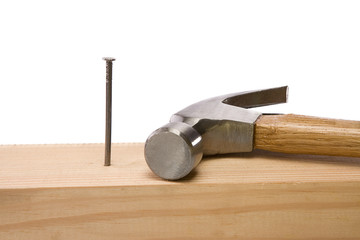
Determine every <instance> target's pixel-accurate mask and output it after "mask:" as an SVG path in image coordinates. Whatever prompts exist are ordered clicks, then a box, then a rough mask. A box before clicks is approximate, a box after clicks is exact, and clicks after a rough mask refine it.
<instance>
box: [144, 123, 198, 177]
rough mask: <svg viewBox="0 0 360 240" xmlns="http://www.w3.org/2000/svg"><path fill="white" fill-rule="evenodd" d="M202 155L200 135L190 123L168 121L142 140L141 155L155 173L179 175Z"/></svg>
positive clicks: (182, 175)
mask: <svg viewBox="0 0 360 240" xmlns="http://www.w3.org/2000/svg"><path fill="white" fill-rule="evenodd" d="M201 158H202V137H201V135H200V134H199V133H198V132H197V131H196V130H195V129H193V128H192V127H191V126H189V125H187V124H185V123H182V122H176V123H168V124H166V125H165V126H163V127H162V128H159V129H157V130H156V131H155V132H154V133H152V134H151V135H150V136H149V138H148V139H147V141H146V143H145V159H146V163H147V164H148V166H149V167H150V169H151V170H152V171H153V172H154V173H155V174H156V175H158V176H160V177H162V178H164V179H168V180H177V179H180V178H182V177H184V176H186V175H187V174H189V173H190V171H191V170H192V169H193V168H195V167H196V166H197V165H198V164H199V162H200V160H201Z"/></svg>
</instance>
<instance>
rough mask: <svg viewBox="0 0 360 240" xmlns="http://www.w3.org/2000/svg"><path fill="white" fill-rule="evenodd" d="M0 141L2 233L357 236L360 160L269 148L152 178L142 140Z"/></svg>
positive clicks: (58, 236)
mask: <svg viewBox="0 0 360 240" xmlns="http://www.w3.org/2000/svg"><path fill="white" fill-rule="evenodd" d="M112 152H113V157H112V166H110V167H104V166H103V155H104V145H103V144H79V145H70V144H69V145H19V146H0V163H1V168H0V239H1V240H2V239H176V240H177V239H360V159H359V158H345V157H326V156H306V155H285V154H277V153H270V152H265V151H255V152H254V153H246V154H232V155H226V156H221V157H219V156H217V157H210V158H206V159H203V161H202V162H201V163H200V165H199V166H198V167H197V169H196V171H195V172H194V173H192V174H191V175H190V176H189V177H187V178H185V179H184V180H182V181H177V182H170V181H163V180H161V179H159V178H158V177H156V176H154V175H153V174H152V173H151V172H150V170H149V169H148V167H147V166H146V163H145V161H144V158H143V144H142V143H134V144H130V143H126V144H125V143H124V144H114V145H113V149H112Z"/></svg>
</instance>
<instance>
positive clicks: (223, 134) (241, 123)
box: [144, 86, 360, 180]
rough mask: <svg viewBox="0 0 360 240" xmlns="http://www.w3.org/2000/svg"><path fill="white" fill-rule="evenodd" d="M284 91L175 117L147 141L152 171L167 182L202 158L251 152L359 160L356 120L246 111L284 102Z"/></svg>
mask: <svg viewBox="0 0 360 240" xmlns="http://www.w3.org/2000/svg"><path fill="white" fill-rule="evenodd" d="M287 96H288V87H287V86H284V87H279V88H272V89H264V90H257V91H248V92H241V93H234V94H228V95H224V96H219V97H214V98H210V99H207V100H204V101H201V102H198V103H195V104H193V105H190V106H188V107H187V108H184V109H183V110H181V111H179V112H177V113H175V114H174V115H173V116H172V117H171V119H170V122H169V123H168V124H166V125H164V126H163V127H161V128H159V129H157V130H155V131H154V132H153V133H152V134H151V135H150V136H149V137H148V139H147V140H146V143H145V151H144V153H145V159H146V163H147V164H148V166H149V167H150V169H151V170H152V171H153V172H154V173H155V174H156V175H158V176H160V177H161V178H164V179H168V180H177V179H180V178H182V177H185V176H186V175H187V174H189V173H190V172H191V170H192V169H194V168H195V167H196V166H197V165H198V164H199V162H200V161H201V159H202V157H203V156H204V155H215V154H226V153H238V152H251V151H253V149H263V150H268V151H274V152H281V153H295V154H317V155H333V156H348V157H360V122H358V121H349V120H338V119H326V118H318V117H309V116H302V115H293V114H285V115H283V114H261V113H260V112H256V111H253V110H248V109H249V108H254V107H260V106H267V105H272V104H278V103H285V102H286V101H287Z"/></svg>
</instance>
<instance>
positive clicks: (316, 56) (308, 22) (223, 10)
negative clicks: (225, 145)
mask: <svg viewBox="0 0 360 240" xmlns="http://www.w3.org/2000/svg"><path fill="white" fill-rule="evenodd" d="M0 34H1V36H0V107H1V112H0V113H1V118H0V144H24V143H25V144H27V143H92V142H104V132H105V131H104V130H105V62H104V61H102V57H104V56H111V57H115V58H117V60H116V61H115V62H114V70H113V131H112V133H113V138H112V139H113V142H143V141H145V140H146V138H147V136H148V135H149V134H150V133H151V132H152V131H153V130H155V129H156V128H158V127H160V126H162V125H163V124H165V123H166V122H167V121H168V120H169V118H170V116H171V114H172V113H175V112H177V111H178V110H180V109H182V108H184V107H186V106H187V105H189V104H191V103H194V102H196V101H199V100H202V99H204V98H208V97H212V96H216V95H222V94H226V93H232V92H238V91H245V90H252V89H259V88H269V87H277V86H282V85H289V87H290V92H289V103H287V104H282V105H277V106H273V107H266V108H261V109H260V110H261V111H264V112H282V113H298V114H307V115H315V116H323V117H331V118H343V119H352V120H360V111H359V106H358V103H359V102H360V101H359V100H360V96H359V90H358V89H359V80H360V2H358V1H193V0H192V1H104V0H101V1H57V2H55V1H37V0H35V1H1V2H0Z"/></svg>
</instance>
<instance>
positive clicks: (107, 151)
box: [103, 57, 115, 166]
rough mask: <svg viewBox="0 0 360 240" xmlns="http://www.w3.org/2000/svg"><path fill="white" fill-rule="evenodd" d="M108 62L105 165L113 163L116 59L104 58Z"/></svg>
mask: <svg viewBox="0 0 360 240" xmlns="http://www.w3.org/2000/svg"><path fill="white" fill-rule="evenodd" d="M103 60H105V61H106V120H105V121H106V124H105V164H104V166H110V161H111V102H112V62H113V61H115V58H111V57H104V58H103Z"/></svg>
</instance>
